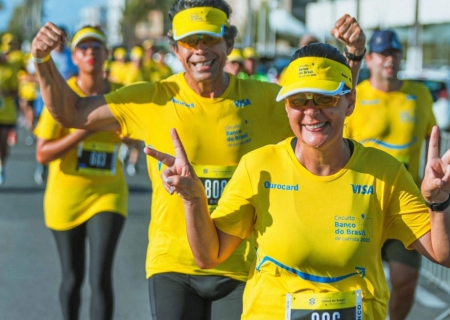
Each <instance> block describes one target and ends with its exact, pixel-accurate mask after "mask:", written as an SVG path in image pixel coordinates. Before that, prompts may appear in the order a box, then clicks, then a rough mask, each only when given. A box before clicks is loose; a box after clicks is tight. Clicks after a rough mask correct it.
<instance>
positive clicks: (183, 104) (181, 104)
mask: <svg viewBox="0 0 450 320" xmlns="http://www.w3.org/2000/svg"><path fill="white" fill-rule="evenodd" d="M170 101H172V102H173V103H175V104H179V105H180V106H183V107H187V108H190V109H193V108H194V106H195V105H194V104H193V103H186V102H183V101H180V100H177V99H175V98H170Z"/></svg>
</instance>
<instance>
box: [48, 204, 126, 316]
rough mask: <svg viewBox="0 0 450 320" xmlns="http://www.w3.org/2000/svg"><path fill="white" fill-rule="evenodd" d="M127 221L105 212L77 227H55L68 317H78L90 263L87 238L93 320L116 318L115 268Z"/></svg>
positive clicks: (62, 296) (65, 308)
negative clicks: (118, 244) (114, 261)
mask: <svg viewBox="0 0 450 320" xmlns="http://www.w3.org/2000/svg"><path fill="white" fill-rule="evenodd" d="M124 220H125V219H124V217H123V216H121V215H119V214H117V213H112V212H102V213H98V214H96V215H94V216H93V217H92V218H91V219H89V220H88V221H87V222H85V223H83V224H82V225H80V226H78V227H76V228H73V229H70V230H67V231H55V230H52V231H53V235H54V237H55V240H56V246H57V247H58V253H59V257H60V260H61V268H62V282H61V286H60V289H59V299H60V302H61V307H62V311H63V316H64V319H65V320H76V319H78V314H79V311H80V302H81V288H82V285H83V279H84V273H85V265H86V239H88V241H89V284H90V286H91V292H92V297H91V306H90V317H91V319H92V320H94V319H95V320H106V319H112V317H113V312H114V296H113V284H112V267H113V260H114V253H115V250H116V246H117V242H118V240H119V236H120V231H121V230H122V226H123V224H124Z"/></svg>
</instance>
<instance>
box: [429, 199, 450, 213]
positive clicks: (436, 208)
mask: <svg viewBox="0 0 450 320" xmlns="http://www.w3.org/2000/svg"><path fill="white" fill-rule="evenodd" d="M425 205H426V206H427V207H428V208H430V209H431V211H444V210H445V209H447V208H448V206H449V205H450V195H449V197H448V199H447V200H446V201H445V202H442V203H429V202H426V201H425Z"/></svg>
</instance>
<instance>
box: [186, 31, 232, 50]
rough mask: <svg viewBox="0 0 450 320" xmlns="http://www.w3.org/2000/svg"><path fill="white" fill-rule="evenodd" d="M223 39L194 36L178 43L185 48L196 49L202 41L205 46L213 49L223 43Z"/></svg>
mask: <svg viewBox="0 0 450 320" xmlns="http://www.w3.org/2000/svg"><path fill="white" fill-rule="evenodd" d="M222 39H223V38H222V37H213V36H210V35H208V34H193V35H191V36H187V37H185V38H183V39H180V40H178V43H179V45H180V46H182V47H184V48H187V49H195V47H196V46H197V44H198V42H199V41H200V40H202V41H203V44H204V45H205V46H208V47H212V46H214V45H216V44H218V43H219V42H221V41H222Z"/></svg>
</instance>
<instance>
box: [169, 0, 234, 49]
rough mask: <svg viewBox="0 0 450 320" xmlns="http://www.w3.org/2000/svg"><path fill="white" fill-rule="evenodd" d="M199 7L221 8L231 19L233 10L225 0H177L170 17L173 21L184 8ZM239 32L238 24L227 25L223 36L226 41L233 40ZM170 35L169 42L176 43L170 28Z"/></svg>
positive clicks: (170, 11)
mask: <svg viewBox="0 0 450 320" xmlns="http://www.w3.org/2000/svg"><path fill="white" fill-rule="evenodd" d="M197 7H213V8H217V9H219V10H222V11H223V12H225V14H226V15H227V18H228V19H230V16H231V13H232V10H231V6H230V5H229V4H228V3H227V2H226V1H224V0H176V1H175V2H174V4H173V5H172V7H171V8H170V9H169V18H170V21H173V18H174V17H175V15H176V14H177V13H178V12H180V11H183V10H186V9H190V8H197ZM237 34H238V30H237V28H236V26H232V25H230V26H228V27H225V33H224V35H223V38H224V39H225V41H227V42H228V41H232V40H234V39H235V38H236V36H237ZM167 36H168V37H169V42H170V44H171V45H172V46H175V45H176V43H177V42H176V41H175V40H174V39H173V35H172V30H170V31H169V32H168V34H167Z"/></svg>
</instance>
